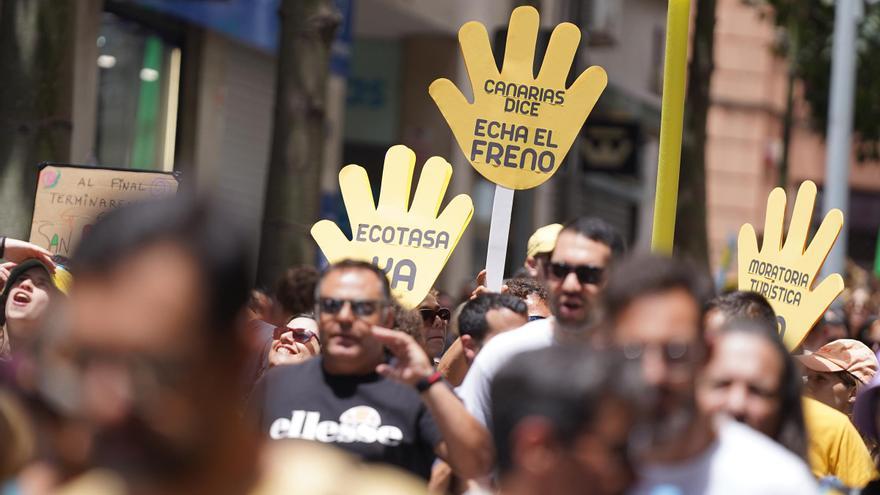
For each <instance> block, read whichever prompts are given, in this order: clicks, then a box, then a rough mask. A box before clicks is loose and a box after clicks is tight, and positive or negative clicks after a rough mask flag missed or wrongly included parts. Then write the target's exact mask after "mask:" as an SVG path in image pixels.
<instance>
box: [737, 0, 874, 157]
mask: <svg viewBox="0 0 880 495" xmlns="http://www.w3.org/2000/svg"><path fill="white" fill-rule="evenodd" d="M745 1H746V2H748V3H750V4H754V5H758V6H766V5H769V6H770V7H772V8H773V11H774V12H775V15H772V13H771V14H770V15H771V16H772V17H773V19H775V22H776V25H777V26H778V27H779V28H780V32H781V33H782V34H783V36H781V37H780V38H781V42H780V43H779V48H780V50H782V52H783V54H785V55H787V56H788V58H789V60H791V61H792V62H793V64H794V67H793V69H794V73H795V75H796V76H797V78H798V79H800V80H801V81H803V84H804V96H805V98H806V100H807V103H808V104H809V106H810V110H811V123H812V126H813V127H814V128H815V130H816V131H817V132H819V133H822V134H824V133H825V131H826V129H827V124H828V99H829V94H830V89H831V52H832V50H831V48H832V38H833V35H834V2H833V1H831V0H745ZM857 47H858V76H857V78H858V79H857V84H856V97H855V98H856V99H855V122H854V131H855V137H856V139H857V150H858V159H859V160H860V161H866V160H877V159H880V4H876V3H875V2H866V4H865V15H864V17H863V20H862V22H861V25H860V26H859V33H858V40H857Z"/></svg>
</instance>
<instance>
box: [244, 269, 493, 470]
mask: <svg viewBox="0 0 880 495" xmlns="http://www.w3.org/2000/svg"><path fill="white" fill-rule="evenodd" d="M315 299H316V301H317V308H316V313H315V314H316V317H317V321H318V328H319V332H318V333H319V338H320V341H321V347H322V349H321V355H320V356H319V357H316V358H315V359H311V360H309V361H307V362H305V363H302V364H299V365H296V366H280V367H275V368H273V369H271V370H269V371H268V372H267V373H266V375H265V376H264V377H263V378H262V379H261V380H260V382H259V383H258V384H257V386H256V389H255V392H254V394H253V395H252V396H251V399H252V403H251V406H252V407H251V409H252V410H253V411H254V412H255V413H256V416H257V419H258V421H259V424H260V428H261V429H262V430H263V431H264V432H266V433H267V434H268V436H269V437H270V438H271V439H273V440H283V439H291V438H295V439H304V440H313V441H318V442H321V443H326V444H331V445H335V446H337V447H340V448H342V449H344V450H346V451H348V452H351V453H353V454H355V455H357V456H359V457H360V458H362V459H364V460H366V461H370V462H382V463H388V464H393V465H396V466H398V467H400V468H403V469H405V470H407V471H409V472H411V473H413V474H416V475H418V476H421V477H423V478H425V479H427V478H428V476H429V474H430V469H431V464H432V463H433V462H434V459H435V456H438V457H441V458H443V459H444V460H446V461H447V462H448V463H449V464H450V465H451V466H452V467H453V469H455V471H456V472H457V473H459V474H460V475H461V476H464V477H472V476H478V475H482V474H484V473H486V472H488V470H489V468H490V457H491V456H490V455H489V454H488V452H489V451H490V450H491V447H490V439H489V434H488V432H487V431H486V430H485V428H483V427H482V426H481V425H480V424H479V423H477V422H476V421H475V420H474V419H473V418H471V417H470V416H469V415H468V414H467V413H466V411H465V409H464V406H463V405H462V404H461V403H460V402H459V401H458V399H457V398H456V397H455V395H454V394H453V393H452V390H451V389H450V388H449V387H448V386H447V385H446V384H445V383H442V380H441V379H440V376H439V374H438V373H436V372H435V371H434V369H433V363H432V362H431V360H430V359H429V358H428V356H427V355H426V354H425V352H424V350H423V349H422V348H421V347H420V346H419V344H418V343H417V342H416V341H415V339H413V338H412V337H411V336H409V335H407V334H405V333H403V332H399V331H393V330H388V329H387V328H388V327H390V326H391V324H392V322H393V308H392V300H391V292H390V288H389V285H388V279H387V278H386V277H385V274H384V273H383V272H382V271H381V270H379V269H378V268H377V267H375V266H374V265H372V264H369V263H364V262H359V261H343V262H340V263H337V264H335V265H332V266H330V267H329V268H328V269H327V270H326V271H325V272H324V273H323V274H322V275H321V278H320V279H319V281H318V286H317V288H316V298H315Z"/></svg>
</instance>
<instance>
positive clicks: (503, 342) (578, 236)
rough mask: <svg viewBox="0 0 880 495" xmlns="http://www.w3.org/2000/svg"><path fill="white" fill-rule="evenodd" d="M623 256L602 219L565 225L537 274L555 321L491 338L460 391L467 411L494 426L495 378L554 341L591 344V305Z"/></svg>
mask: <svg viewBox="0 0 880 495" xmlns="http://www.w3.org/2000/svg"><path fill="white" fill-rule="evenodd" d="M623 252H624V243H623V239H622V238H621V236H620V234H619V233H618V232H617V231H616V230H615V229H614V227H612V226H611V225H609V224H608V223H606V222H605V221H603V220H600V219H598V218H591V217H582V218H579V219H577V220H574V221H572V222H570V223H568V224H566V225H565V226H564V227H563V229H562V230H561V231H560V233H559V236H558V237H557V239H556V247H555V248H554V250H553V253H552V254H551V255H550V260H549V263H548V264H546V265H544V269H543V271H542V272H541V273H539V276H541V278H542V279H543V282H544V283H545V284H546V285H547V288H548V289H549V291H550V302H551V309H552V311H553V317H551V318H547V319H544V320H536V321H533V322H530V323H528V324H526V325H524V326H522V327H520V328H518V329H516V330H511V331H509V332H506V333H504V334H501V335H498V336H497V337H495V338H494V339H492V340H491V341H490V342H488V343H487V344H486V346H485V347H483V349H482V351H481V352H480V353H479V354H478V355H477V357H476V359H474V362H473V364H472V365H471V368H470V370H469V371H468V374H467V376H466V377H465V379H464V382H462V384H461V386H460V387H459V388H458V389H457V392H458V394H459V396H460V397H461V399H462V400H463V401H464V404H465V407H467V409H468V411H469V412H470V413H471V414H472V415H474V417H475V418H477V420H478V421H479V422H481V423H482V424H483V425H485V426H490V424H489V423H490V420H489V418H490V398H489V390H490V385H491V383H492V378H493V377H494V376H495V374H496V373H497V372H498V370H499V369H500V368H501V367H502V366H503V365H504V364H505V363H506V362H507V361H508V360H509V359H510V358H512V357H513V356H516V355H517V354H520V353H522V352H525V351H530V350H536V349H541V348H544V347H549V346H551V345H553V344H554V343H559V344H566V343H572V342H585V341H587V340H588V338H589V336H590V335H591V332H590V329H591V328H592V327H593V325H592V320H591V316H593V307H594V306H595V304H596V301H597V298H598V296H599V294H600V292H601V290H602V287H603V286H604V285H605V272H606V270H607V269H608V267H609V266H610V264H611V262H612V260H614V259H616V258H619V257H620V256H621V255H622V254H623Z"/></svg>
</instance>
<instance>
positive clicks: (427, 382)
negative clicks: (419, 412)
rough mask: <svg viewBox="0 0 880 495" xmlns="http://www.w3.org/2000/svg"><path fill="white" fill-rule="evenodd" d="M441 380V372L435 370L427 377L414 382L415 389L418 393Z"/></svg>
mask: <svg viewBox="0 0 880 495" xmlns="http://www.w3.org/2000/svg"><path fill="white" fill-rule="evenodd" d="M442 381H443V374H442V373H440V372H439V371H435V372H434V373H433V374H432V375H431V376H429V377H427V378H422V379H421V380H419V381H417V382H416V390H418V391H419V393H420V394H421V393H423V392H424V391H426V390H428V389H429V388H431V385H434V384H435V383H439V382H442Z"/></svg>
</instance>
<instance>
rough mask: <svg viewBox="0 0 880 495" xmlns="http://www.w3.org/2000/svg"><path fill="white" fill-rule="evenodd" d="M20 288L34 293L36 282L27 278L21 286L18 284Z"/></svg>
mask: <svg viewBox="0 0 880 495" xmlns="http://www.w3.org/2000/svg"><path fill="white" fill-rule="evenodd" d="M18 287H19V288H21V289H24V290H26V291H28V292H33V291H34V282H33V281H32V280H31V279H29V278H25V279H23V280H22V281H21V283H20V284H18Z"/></svg>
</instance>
